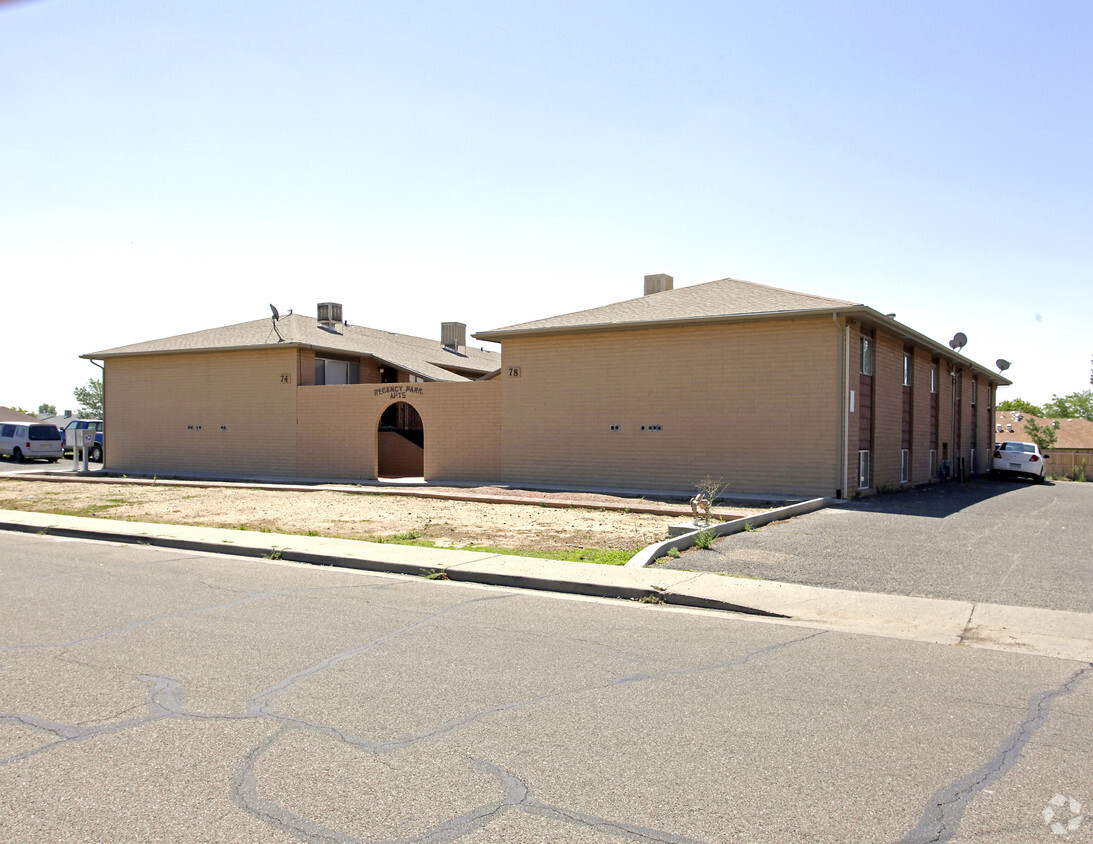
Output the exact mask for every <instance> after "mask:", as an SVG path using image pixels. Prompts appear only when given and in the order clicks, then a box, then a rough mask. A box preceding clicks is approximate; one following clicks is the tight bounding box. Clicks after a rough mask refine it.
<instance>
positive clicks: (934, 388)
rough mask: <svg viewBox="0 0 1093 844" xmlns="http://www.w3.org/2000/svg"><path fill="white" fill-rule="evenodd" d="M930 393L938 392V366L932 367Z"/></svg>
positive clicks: (933, 365)
mask: <svg viewBox="0 0 1093 844" xmlns="http://www.w3.org/2000/svg"><path fill="white" fill-rule="evenodd" d="M930 392H931V393H936V392H937V364H936V363H935V364H931V365H930Z"/></svg>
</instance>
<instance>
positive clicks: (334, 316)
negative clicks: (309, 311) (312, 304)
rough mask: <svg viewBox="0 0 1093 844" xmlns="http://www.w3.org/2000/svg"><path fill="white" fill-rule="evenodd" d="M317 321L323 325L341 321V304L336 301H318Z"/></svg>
mask: <svg viewBox="0 0 1093 844" xmlns="http://www.w3.org/2000/svg"><path fill="white" fill-rule="evenodd" d="M317 308H318V311H319V322H321V323H322V324H323V325H334V324H335V323H339V322H341V321H342V306H341V304H340V303H338V302H320V303H319V304H318V305H317Z"/></svg>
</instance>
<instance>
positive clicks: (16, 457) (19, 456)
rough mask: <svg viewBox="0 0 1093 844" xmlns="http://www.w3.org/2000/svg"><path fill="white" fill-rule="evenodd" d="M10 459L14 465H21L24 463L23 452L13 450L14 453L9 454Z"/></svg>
mask: <svg viewBox="0 0 1093 844" xmlns="http://www.w3.org/2000/svg"><path fill="white" fill-rule="evenodd" d="M11 459H12V460H14V461H15V462H16V463H22V462H23V461H24V458H23V452H22V451H20V450H19V449H15V451H13V452H12V453H11Z"/></svg>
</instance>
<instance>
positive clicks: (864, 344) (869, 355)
mask: <svg viewBox="0 0 1093 844" xmlns="http://www.w3.org/2000/svg"><path fill="white" fill-rule="evenodd" d="M861 374H862V375H872V374H873V340H872V338H871V337H865V336H863V337H862V338H861Z"/></svg>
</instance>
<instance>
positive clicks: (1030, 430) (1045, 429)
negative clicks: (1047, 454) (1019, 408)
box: [1025, 417, 1059, 451]
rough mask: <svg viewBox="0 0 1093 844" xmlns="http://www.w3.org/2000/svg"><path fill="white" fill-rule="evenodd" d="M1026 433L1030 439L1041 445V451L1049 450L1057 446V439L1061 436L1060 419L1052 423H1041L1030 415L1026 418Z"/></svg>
mask: <svg viewBox="0 0 1093 844" xmlns="http://www.w3.org/2000/svg"><path fill="white" fill-rule="evenodd" d="M1025 433H1026V434H1028V438H1029V439H1030V440H1032V441H1033V442H1034V443H1036V445H1038V446H1040V451H1047V450H1048V449H1049V448H1055V441H1056V440H1057V439H1058V438H1059V423H1058V421H1055V422H1052V423H1051V424H1047V423H1046V422H1045V423H1040V422H1037V421H1036V420H1035V419H1032V418H1031V417H1030V418H1028V419H1025Z"/></svg>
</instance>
